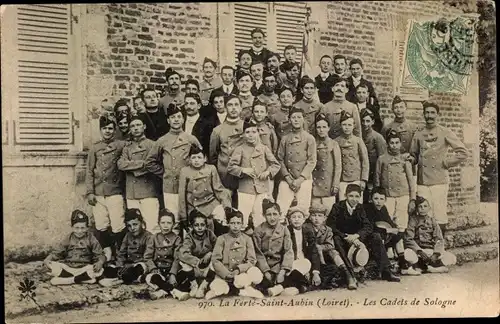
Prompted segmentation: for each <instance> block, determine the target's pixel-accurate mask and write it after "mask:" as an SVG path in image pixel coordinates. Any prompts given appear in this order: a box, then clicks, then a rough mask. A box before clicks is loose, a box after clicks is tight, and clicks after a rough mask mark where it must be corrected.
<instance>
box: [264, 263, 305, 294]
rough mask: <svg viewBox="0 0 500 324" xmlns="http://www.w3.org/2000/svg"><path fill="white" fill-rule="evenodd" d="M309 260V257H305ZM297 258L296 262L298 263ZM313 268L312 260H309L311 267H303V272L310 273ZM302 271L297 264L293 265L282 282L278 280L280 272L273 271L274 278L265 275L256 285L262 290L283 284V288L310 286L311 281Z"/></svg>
mask: <svg viewBox="0 0 500 324" xmlns="http://www.w3.org/2000/svg"><path fill="white" fill-rule="evenodd" d="M305 260H307V259H305ZM296 261H298V260H295V261H294V263H296ZM310 270H311V262H309V268H305V269H302V272H303V273H309V271H310ZM302 272H301V271H299V270H297V269H296V267H295V266H292V271H290V273H289V274H288V275H286V276H285V280H284V281H283V282H282V283H278V282H276V279H277V276H278V274H275V273H272V277H273V278H272V280H268V279H266V277H264V278H263V279H262V281H261V282H260V283H259V284H258V285H257V286H256V288H257V289H258V290H260V291H263V292H265V291H266V290H267V289H269V288H271V287H274V286H275V285H282V286H283V288H291V287H293V288H297V289H299V290H300V289H301V288H302V287H307V286H309V281H308V280H307V278H306V276H305V275H303V274H302Z"/></svg>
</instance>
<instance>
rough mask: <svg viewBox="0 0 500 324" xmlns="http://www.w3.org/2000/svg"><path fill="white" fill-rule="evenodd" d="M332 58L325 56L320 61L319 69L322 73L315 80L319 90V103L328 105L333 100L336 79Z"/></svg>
mask: <svg viewBox="0 0 500 324" xmlns="http://www.w3.org/2000/svg"><path fill="white" fill-rule="evenodd" d="M332 65H333V63H332V57H331V56H330V55H323V56H322V57H321V59H320V60H319V68H320V69H321V72H320V73H319V74H318V75H317V76H316V78H314V82H316V88H317V89H318V97H319V101H320V102H321V103H322V104H326V103H327V102H328V101H331V100H332V99H333V92H332V87H333V81H334V80H335V79H336V77H335V76H334V75H333V74H332Z"/></svg>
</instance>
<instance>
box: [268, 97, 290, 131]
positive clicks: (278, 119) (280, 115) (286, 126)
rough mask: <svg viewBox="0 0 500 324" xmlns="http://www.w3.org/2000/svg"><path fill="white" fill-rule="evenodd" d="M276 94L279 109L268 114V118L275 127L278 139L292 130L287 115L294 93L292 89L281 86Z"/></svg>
mask: <svg viewBox="0 0 500 324" xmlns="http://www.w3.org/2000/svg"><path fill="white" fill-rule="evenodd" d="M278 96H279V99H280V105H279V109H278V110H277V111H276V112H275V113H274V114H269V119H270V120H271V123H273V125H274V128H275V129H276V135H277V136H278V141H279V140H281V138H282V137H283V136H285V135H286V134H288V133H290V132H291V130H292V125H291V124H290V120H289V115H290V109H292V105H293V103H294V102H295V94H294V92H293V91H292V89H289V88H283V89H281V90H280V92H279V94H278Z"/></svg>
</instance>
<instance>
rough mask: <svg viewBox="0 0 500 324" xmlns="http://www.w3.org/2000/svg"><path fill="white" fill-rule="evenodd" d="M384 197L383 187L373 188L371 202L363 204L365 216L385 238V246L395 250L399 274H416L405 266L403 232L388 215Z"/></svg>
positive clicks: (385, 196) (385, 195)
mask: <svg viewBox="0 0 500 324" xmlns="http://www.w3.org/2000/svg"><path fill="white" fill-rule="evenodd" d="M386 199H387V193H386V190H385V189H384V188H381V187H376V188H373V191H372V196H371V202H369V203H367V204H365V205H364V209H365V212H366V216H367V217H368V219H369V220H370V221H371V222H372V225H373V228H374V229H375V231H376V232H378V233H379V234H380V235H381V237H383V238H386V239H385V241H384V243H385V247H386V248H388V249H392V250H395V251H396V253H397V259H398V266H399V269H400V271H401V274H409V275H413V274H416V273H414V271H412V270H410V269H408V267H407V263H406V260H405V257H404V244H403V236H404V232H401V231H399V230H398V225H397V224H396V223H395V222H394V221H393V220H392V219H391V217H390V216H389V212H388V211H387V208H386V206H385V203H386Z"/></svg>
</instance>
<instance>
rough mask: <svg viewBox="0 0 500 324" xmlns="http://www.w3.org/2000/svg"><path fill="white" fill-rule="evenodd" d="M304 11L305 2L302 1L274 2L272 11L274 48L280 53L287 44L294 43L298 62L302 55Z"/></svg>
mask: <svg viewBox="0 0 500 324" xmlns="http://www.w3.org/2000/svg"><path fill="white" fill-rule="evenodd" d="M306 12H307V10H306V6H305V3H302V2H296V3H295V2H275V3H274V13H275V17H276V42H277V44H276V45H277V46H276V49H277V51H278V53H280V54H282V53H284V50H285V47H286V46H287V45H294V46H295V47H296V48H297V58H296V60H297V61H298V62H300V59H301V56H302V41H303V36H304V23H305V20H306ZM281 56H283V55H281ZM282 61H284V58H282Z"/></svg>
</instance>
